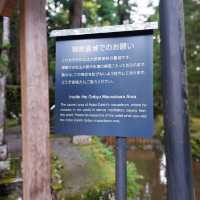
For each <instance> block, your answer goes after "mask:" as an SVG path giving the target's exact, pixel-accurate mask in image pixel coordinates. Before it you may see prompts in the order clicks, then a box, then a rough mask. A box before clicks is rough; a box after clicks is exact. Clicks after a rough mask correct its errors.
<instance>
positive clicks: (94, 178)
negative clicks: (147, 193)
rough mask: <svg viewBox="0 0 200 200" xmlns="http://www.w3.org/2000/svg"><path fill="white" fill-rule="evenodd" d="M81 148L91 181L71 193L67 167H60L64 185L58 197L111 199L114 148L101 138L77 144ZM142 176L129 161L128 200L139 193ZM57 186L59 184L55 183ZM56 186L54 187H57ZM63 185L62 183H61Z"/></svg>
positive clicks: (91, 199) (61, 198)
mask: <svg viewBox="0 0 200 200" xmlns="http://www.w3.org/2000/svg"><path fill="white" fill-rule="evenodd" d="M75 147H76V148H78V149H79V151H80V154H81V157H82V159H83V160H84V162H86V165H85V167H86V168H87V171H88V172H89V176H90V180H91V181H90V183H87V184H86V188H84V190H82V191H80V192H79V193H76V194H69V193H68V192H67V188H65V183H64V182H65V181H70V180H67V179H66V177H68V176H67V174H66V175H64V174H63V173H64V171H65V173H70V172H66V169H65V167H61V168H60V171H58V172H60V174H61V175H59V177H62V180H61V181H60V182H63V183H64V185H62V187H59V186H58V188H59V189H58V190H57V193H58V194H57V198H58V199H59V200H65V199H69V200H81V199H82V200H99V199H102V200H109V199H110V197H111V196H112V194H113V193H114V188H115V187H114V186H115V159H114V154H113V149H112V148H111V147H107V146H106V145H104V144H103V143H102V142H101V141H100V139H99V138H96V137H95V138H94V139H93V142H92V144H90V145H75ZM141 178H142V177H141V176H140V175H139V174H138V172H137V170H136V168H135V165H134V164H133V163H128V200H129V199H130V200H131V199H133V198H134V197H136V195H137V194H139V190H140V185H139V183H138V180H140V179H141ZM55 186H56V188H57V184H56V185H55ZM55 186H54V187H55ZM60 186H61V185H60Z"/></svg>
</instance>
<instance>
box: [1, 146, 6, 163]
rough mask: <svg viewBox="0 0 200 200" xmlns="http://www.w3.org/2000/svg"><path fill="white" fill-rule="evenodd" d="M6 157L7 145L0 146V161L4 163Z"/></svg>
mask: <svg viewBox="0 0 200 200" xmlns="http://www.w3.org/2000/svg"><path fill="white" fill-rule="evenodd" d="M7 155H8V148H7V145H1V146H0V161H4V160H6V159H7Z"/></svg>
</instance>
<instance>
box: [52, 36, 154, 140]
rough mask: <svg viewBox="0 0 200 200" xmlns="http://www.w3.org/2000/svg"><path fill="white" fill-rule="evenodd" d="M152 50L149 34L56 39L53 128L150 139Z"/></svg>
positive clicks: (67, 132) (56, 130) (65, 131)
mask: <svg viewBox="0 0 200 200" xmlns="http://www.w3.org/2000/svg"><path fill="white" fill-rule="evenodd" d="M152 51H153V37H152V35H151V34H149V35H137V36H121V37H112V38H107V37H105V38H90V39H76V40H75V39H71V40H58V41H57V42H56V107H55V132H56V133H64V134H69V135H70V134H71V135H82V134H84V135H98V136H129V137H130V136H141V137H147V138H148V137H151V136H152V133H153V70H152V68H153V64H152V63H153V55H152V54H153V52H152Z"/></svg>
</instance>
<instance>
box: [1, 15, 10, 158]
mask: <svg viewBox="0 0 200 200" xmlns="http://www.w3.org/2000/svg"><path fill="white" fill-rule="evenodd" d="M2 37H3V39H2V45H3V47H4V49H3V50H2V52H1V57H2V59H3V60H4V61H5V65H7V61H8V49H7V48H6V47H7V46H8V45H9V44H10V20H9V18H8V17H4V18H3V35H2ZM7 67H8V66H4V68H5V69H6V68H7ZM5 86H6V75H5V74H4V75H2V76H1V77H0V160H5V159H6V158H7V146H6V145H4V126H5Z"/></svg>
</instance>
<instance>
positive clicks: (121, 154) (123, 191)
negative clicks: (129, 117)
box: [116, 137, 127, 200]
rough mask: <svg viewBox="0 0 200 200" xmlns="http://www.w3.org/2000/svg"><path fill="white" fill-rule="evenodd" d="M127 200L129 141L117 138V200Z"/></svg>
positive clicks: (124, 138)
mask: <svg viewBox="0 0 200 200" xmlns="http://www.w3.org/2000/svg"><path fill="white" fill-rule="evenodd" d="M126 199H127V140H126V137H116V200H126Z"/></svg>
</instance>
